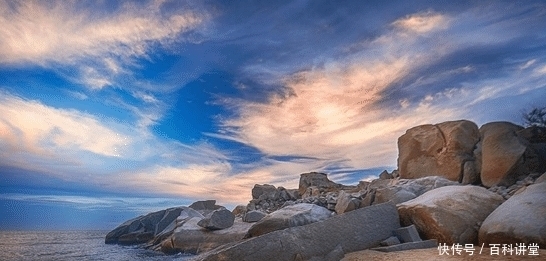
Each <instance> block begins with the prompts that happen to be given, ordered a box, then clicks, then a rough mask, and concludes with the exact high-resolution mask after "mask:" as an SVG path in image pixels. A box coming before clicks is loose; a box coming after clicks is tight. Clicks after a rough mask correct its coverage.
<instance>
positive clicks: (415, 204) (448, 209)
mask: <svg viewBox="0 0 546 261" xmlns="http://www.w3.org/2000/svg"><path fill="white" fill-rule="evenodd" d="M503 201H504V199H503V198H502V196H500V195H498V194H496V193H494V192H491V191H488V190H487V189H485V188H483V187H478V186H471V185H467V186H446V187H441V188H437V189H434V190H431V191H429V192H426V193H425V194H423V195H421V196H419V197H417V198H415V199H412V200H410V201H407V202H404V203H401V204H399V205H397V207H398V213H399V214H400V220H401V222H402V224H403V225H404V226H409V225H411V224H414V225H415V226H416V227H417V230H418V231H419V233H420V234H421V236H422V237H424V238H425V239H437V240H438V242H440V243H447V244H448V245H451V244H454V243H459V244H477V243H478V229H479V228H480V225H481V224H482V222H483V221H484V220H485V218H486V217H487V216H488V215H489V214H490V213H491V212H493V210H495V208H497V207H498V206H499V205H500V204H501V203H502V202H503Z"/></svg>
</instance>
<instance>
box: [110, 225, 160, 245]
mask: <svg viewBox="0 0 546 261" xmlns="http://www.w3.org/2000/svg"><path fill="white" fill-rule="evenodd" d="M153 238H154V233H153V232H150V231H146V230H144V229H141V230H139V231H135V232H132V233H127V234H123V235H121V236H120V237H119V238H118V241H117V242H116V243H118V244H120V245H134V244H142V243H146V242H148V241H149V240H151V239H153Z"/></svg>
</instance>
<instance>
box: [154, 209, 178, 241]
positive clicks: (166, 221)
mask: <svg viewBox="0 0 546 261" xmlns="http://www.w3.org/2000/svg"><path fill="white" fill-rule="evenodd" d="M182 210H183V208H170V209H167V210H166V211H165V214H164V216H163V218H162V219H161V220H160V221H159V222H157V224H156V225H155V229H154V235H157V234H159V233H161V232H162V231H163V230H164V229H165V228H166V227H167V226H169V225H170V224H171V223H173V222H175V221H176V218H177V217H178V216H180V212H182Z"/></svg>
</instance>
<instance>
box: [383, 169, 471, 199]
mask: <svg viewBox="0 0 546 261" xmlns="http://www.w3.org/2000/svg"><path fill="white" fill-rule="evenodd" d="M456 185H460V183H459V182H456V181H451V180H448V179H446V178H443V177H438V176H428V177H422V178H418V179H400V180H398V181H397V182H396V183H390V184H389V186H386V187H382V188H378V189H377V190H376V192H375V197H374V200H373V204H380V203H385V202H390V203H393V204H399V203H402V202H406V201H408V200H411V199H414V198H416V197H418V196H420V195H422V194H424V193H425V192H427V191H430V190H433V189H436V188H439V187H445V186H456Z"/></svg>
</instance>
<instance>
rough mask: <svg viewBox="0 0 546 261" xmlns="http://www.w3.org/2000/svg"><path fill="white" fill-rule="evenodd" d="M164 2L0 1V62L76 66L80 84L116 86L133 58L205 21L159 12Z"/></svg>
mask: <svg viewBox="0 0 546 261" xmlns="http://www.w3.org/2000/svg"><path fill="white" fill-rule="evenodd" d="M162 3H163V1H146V2H144V3H142V4H137V3H123V4H121V6H119V7H117V8H114V9H113V10H111V11H100V12H99V11H97V10H96V9H95V8H93V7H100V6H93V5H87V6H85V5H81V4H80V3H79V2H77V1H69V2H65V1H52V2H51V1H50V2H47V3H46V2H35V1H31V2H28V1H5V0H2V1H0V10H2V11H1V14H2V15H1V16H0V24H2V27H1V28H0V46H2V48H1V49H0V63H4V64H21V63H31V64H39V65H42V66H46V67H49V66H63V65H70V66H77V67H78V75H76V78H75V79H74V80H77V81H79V83H82V84H85V85H86V86H88V87H89V88H92V89H101V88H103V87H105V86H109V85H115V84H116V77H117V76H118V75H120V74H128V73H129V74H130V72H129V71H128V70H127V69H126V68H127V67H131V66H133V64H134V62H133V61H132V60H133V59H134V58H139V57H144V58H146V57H147V54H148V52H149V51H150V49H151V46H153V45H154V44H157V43H159V44H168V43H169V42H172V41H175V40H177V39H183V37H182V38H180V37H181V35H182V34H184V33H186V32H189V31H191V30H194V29H196V27H198V26H199V25H201V24H202V23H204V22H205V21H206V20H207V15H206V14H204V13H202V12H198V11H197V10H190V9H188V10H181V11H180V12H177V13H174V12H168V13H167V12H163V11H162V10H161V7H162ZM97 5H102V4H100V3H98V4H97ZM81 64H83V65H81Z"/></svg>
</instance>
